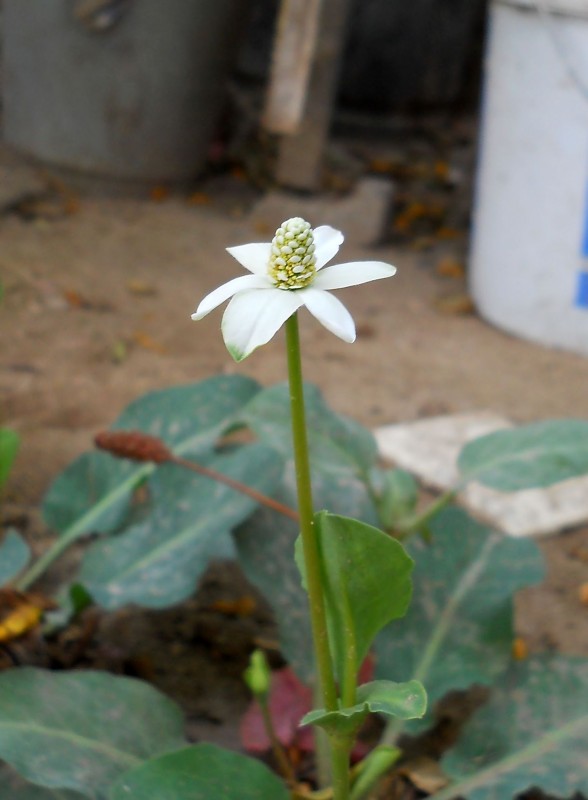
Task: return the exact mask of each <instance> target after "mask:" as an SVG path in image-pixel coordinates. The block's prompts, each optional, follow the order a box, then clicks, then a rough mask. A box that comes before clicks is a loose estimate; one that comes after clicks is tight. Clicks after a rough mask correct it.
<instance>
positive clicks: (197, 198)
mask: <svg viewBox="0 0 588 800" xmlns="http://www.w3.org/2000/svg"><path fill="white" fill-rule="evenodd" d="M186 202H187V203H188V205H189V206H208V205H210V196H209V195H207V194H206V192H192V194H190V195H188V197H187V198H186Z"/></svg>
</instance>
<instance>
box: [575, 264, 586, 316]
mask: <svg viewBox="0 0 588 800" xmlns="http://www.w3.org/2000/svg"><path fill="white" fill-rule="evenodd" d="M576 305H577V306H578V308H588V272H587V271H585V270H580V272H578V283H577V286H576Z"/></svg>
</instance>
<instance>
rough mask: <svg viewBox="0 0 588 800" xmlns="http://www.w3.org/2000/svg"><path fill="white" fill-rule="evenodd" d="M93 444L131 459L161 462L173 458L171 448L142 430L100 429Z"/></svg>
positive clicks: (114, 454) (113, 453)
mask: <svg viewBox="0 0 588 800" xmlns="http://www.w3.org/2000/svg"><path fill="white" fill-rule="evenodd" d="M94 444H95V445H96V447H98V448H99V449H100V450H106V451H107V452H109V453H112V455H113V456H118V457H119V458H129V459H131V461H152V462H154V463H155V464H163V463H165V462H166V461H171V460H172V459H173V454H172V452H171V450H169V448H168V447H167V446H166V445H165V444H164V443H163V442H162V441H161V439H158V438H157V437H155V436H150V435H149V434H148V433H143V432H142V431H100V432H99V433H97V434H96V436H95V437H94Z"/></svg>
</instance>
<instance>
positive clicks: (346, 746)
mask: <svg viewBox="0 0 588 800" xmlns="http://www.w3.org/2000/svg"><path fill="white" fill-rule="evenodd" d="M330 741H331V759H332V761H331V763H332V767H333V800H350V797H351V795H350V791H351V789H350V781H349V756H350V754H351V748H352V746H353V738H350V737H347V736H333V737H331V739H330Z"/></svg>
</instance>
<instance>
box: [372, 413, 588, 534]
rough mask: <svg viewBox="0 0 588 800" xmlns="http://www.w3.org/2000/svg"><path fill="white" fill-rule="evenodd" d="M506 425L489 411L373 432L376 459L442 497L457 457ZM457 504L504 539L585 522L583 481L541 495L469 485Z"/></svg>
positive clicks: (587, 503)
mask: <svg viewBox="0 0 588 800" xmlns="http://www.w3.org/2000/svg"><path fill="white" fill-rule="evenodd" d="M508 427H512V423H511V422H509V420H507V419H505V418H504V417H501V416H499V415H498V414H495V413H493V412H491V411H481V412H478V413H473V414H456V415H451V416H443V417H432V418H430V419H424V420H419V421H418V422H412V423H408V424H406V425H389V426H385V427H382V428H378V429H376V431H375V436H376V441H377V443H378V448H379V451H380V455H381V456H382V457H383V458H384V459H386V460H387V461H390V462H391V463H393V464H395V465H396V466H398V467H401V468H402V469H406V470H408V471H409V472H412V473H413V474H414V475H415V476H416V477H417V478H419V480H421V481H422V483H423V484H424V485H426V486H427V487H430V488H433V489H438V490H441V491H445V490H447V489H450V488H451V487H452V486H453V485H455V483H456V481H457V478H458V471H457V457H458V455H459V452H460V450H461V448H462V447H463V446H464V445H465V444H466V443H467V442H469V441H471V440H472V439H475V438H477V437H478V436H483V435H485V434H487V433H491V432H492V431H496V430H500V429H504V428H508ZM458 500H459V502H460V503H462V504H463V505H465V506H466V507H467V508H468V509H469V510H470V511H471V512H472V513H473V514H474V515H475V516H476V517H478V518H480V519H483V520H484V521H485V522H487V523H489V524H491V525H492V526H494V527H496V528H498V529H499V530H502V531H504V532H505V533H507V534H509V535H510V536H516V537H518V536H544V535H548V534H553V533H557V532H559V531H561V530H562V529H563V528H569V527H572V526H574V525H579V524H581V523H584V522H586V521H587V520H588V477H582V478H575V479H573V480H569V481H565V482H563V483H559V484H556V485H555V486H552V487H549V488H547V489H530V490H526V491H522V492H514V493H512V494H510V493H504V492H497V491H494V490H493V489H488V488H486V487H485V486H482V485H481V484H479V483H471V484H469V485H468V486H467V487H466V488H465V490H464V491H463V492H461V493H460V495H459V498H458Z"/></svg>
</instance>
